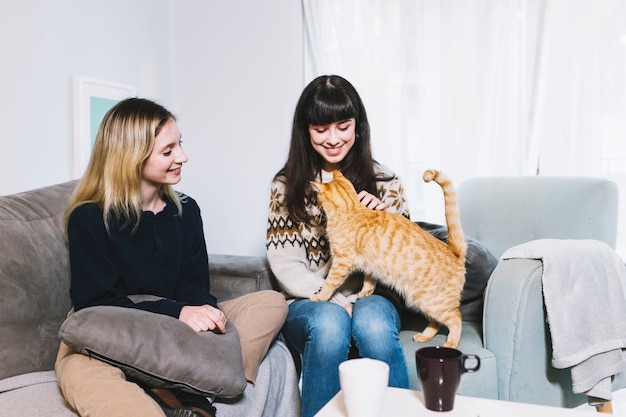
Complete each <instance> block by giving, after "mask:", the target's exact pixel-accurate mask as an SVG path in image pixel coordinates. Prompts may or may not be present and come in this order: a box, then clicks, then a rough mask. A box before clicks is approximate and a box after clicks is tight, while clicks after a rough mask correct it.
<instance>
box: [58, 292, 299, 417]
mask: <svg viewBox="0 0 626 417" xmlns="http://www.w3.org/2000/svg"><path fill="white" fill-rule="evenodd" d="M220 307H221V308H222V310H223V311H224V313H225V314H226V317H227V318H228V320H229V321H230V322H231V323H233V324H234V325H235V327H236V328H237V332H238V333H239V338H240V340H241V353H242V358H243V366H244V372H245V375H246V379H247V380H248V381H250V382H252V383H254V381H255V380H256V376H257V372H258V370H259V364H260V363H261V361H262V360H263V358H264V357H265V354H266V353H267V350H268V349H269V346H270V345H271V343H272V341H273V340H274V339H275V337H276V335H277V334H278V332H279V331H280V329H281V327H282V325H283V322H284V321H285V318H286V317H287V303H286V302H285V298H284V297H283V295H282V294H280V293H278V292H276V291H259V292H254V293H250V294H246V295H244V296H241V297H238V298H235V299H233V300H229V301H225V302H223V303H220ZM55 370H56V374H57V379H58V382H59V387H60V388H61V391H62V392H63V396H64V397H65V399H66V401H67V402H68V404H69V405H70V406H71V407H72V408H73V409H74V410H76V411H77V412H78V413H79V414H80V415H81V416H82V417H124V416H128V417H164V416H165V414H164V413H163V410H161V408H160V407H159V406H158V405H157V403H156V402H154V400H152V398H150V397H149V396H148V395H147V394H146V393H145V392H144V390H143V389H142V388H141V387H139V386H138V385H137V384H135V383H133V382H129V381H127V380H126V378H125V376H124V373H123V372H122V371H121V370H120V369H118V368H116V367H114V366H112V365H109V364H107V363H104V362H101V361H99V360H97V359H91V358H89V357H88V356H85V355H82V354H79V353H76V352H75V351H74V350H72V349H71V348H70V347H68V346H67V345H66V344H64V343H63V342H61V347H60V348H59V353H58V355H57V360H56V364H55Z"/></svg>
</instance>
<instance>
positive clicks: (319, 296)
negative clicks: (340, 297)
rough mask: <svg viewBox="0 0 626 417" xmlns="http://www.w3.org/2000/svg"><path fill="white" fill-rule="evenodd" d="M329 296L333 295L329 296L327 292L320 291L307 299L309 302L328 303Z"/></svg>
mask: <svg viewBox="0 0 626 417" xmlns="http://www.w3.org/2000/svg"><path fill="white" fill-rule="evenodd" d="M331 295H333V293H332V292H331V293H330V294H328V291H324V290H320V291H319V292H317V293H315V294H313V295H312V296H311V297H309V300H311V301H328V300H330V297H331Z"/></svg>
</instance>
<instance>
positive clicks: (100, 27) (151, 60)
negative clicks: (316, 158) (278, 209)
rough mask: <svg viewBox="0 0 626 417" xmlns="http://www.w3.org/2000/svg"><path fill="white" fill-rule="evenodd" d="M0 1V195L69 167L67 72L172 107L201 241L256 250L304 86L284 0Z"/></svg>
mask: <svg viewBox="0 0 626 417" xmlns="http://www.w3.org/2000/svg"><path fill="white" fill-rule="evenodd" d="M7 3H8V2H3V4H2V5H1V6H0V54H1V56H2V64H1V65H0V97H1V98H2V100H0V123H1V126H2V131H1V132H2V136H1V137H2V139H1V140H2V142H1V144H2V151H3V156H4V157H3V161H2V163H0V174H2V178H3V181H2V182H0V195H6V194H11V193H14V192H18V191H24V190H28V189H32V188H37V187H42V186H46V185H51V184H55V183H59V182H64V181H68V180H70V179H72V177H73V175H72V161H73V159H72V158H73V157H72V77H73V76H74V75H83V76H89V77H93V78H100V79H104V80H110V81H114V82H117V83H122V84H128V85H132V86H135V87H136V89H137V94H138V95H140V96H143V97H148V98H152V99H155V100H157V101H159V102H160V103H162V104H164V105H165V106H166V107H168V108H169V109H170V110H172V111H173V112H174V113H176V114H177V115H178V116H179V122H180V123H179V124H180V127H181V130H182V132H183V135H184V140H185V145H184V146H185V147H186V150H187V152H188V154H189V156H190V162H189V164H188V167H186V169H184V172H183V178H184V179H183V182H181V184H180V186H179V187H178V188H179V189H180V190H182V191H184V192H186V193H188V194H189V195H191V196H193V197H194V198H196V199H197V200H198V202H199V203H200V205H201V208H202V209H203V217H204V221H205V229H206V232H207V243H208V247H209V252H214V253H231V254H253V255H262V254H263V253H264V241H265V221H266V217H267V201H268V197H269V196H268V186H269V182H270V181H271V178H272V176H273V174H274V173H275V172H276V171H277V170H278V169H279V167H280V166H281V165H282V163H283V162H284V157H285V155H286V150H287V146H288V140H289V139H288V138H289V128H290V120H291V117H292V112H293V107H294V106H295V102H296V100H297V97H298V95H299V93H300V90H301V89H302V87H303V80H302V72H303V70H302V51H301V47H302V18H301V10H300V2H299V1H293V0H270V1H266V2H253V1H250V0H245V1H244V0H231V1H228V2H222V1H215V0H202V1H200V0H185V1H176V0H97V1H84V0H55V1H50V2H48V1H43V0H39V1H38V0H21V1H14V2H11V3H10V4H7Z"/></svg>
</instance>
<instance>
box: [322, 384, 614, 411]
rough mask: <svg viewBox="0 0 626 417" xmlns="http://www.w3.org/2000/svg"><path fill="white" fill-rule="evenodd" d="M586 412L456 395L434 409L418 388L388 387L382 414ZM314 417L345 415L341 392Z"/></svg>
mask: <svg viewBox="0 0 626 417" xmlns="http://www.w3.org/2000/svg"><path fill="white" fill-rule="evenodd" d="M364 395H367V393H364ZM594 411H595V410H594ZM589 415H590V414H589V412H587V411H583V410H573V409H569V408H558V407H548V406H545V405H534V404H525V403H515V402H508V401H498V400H488V399H484V398H474V397H464V396H461V395H457V396H456V399H455V400H454V409H453V410H452V411H446V412H436V411H431V410H429V409H427V408H426V407H425V406H424V397H423V396H422V393H421V391H413V390H408V389H400V388H387V392H386V394H385V404H384V406H383V412H382V414H381V417H420V416H439V417H543V416H549V417H585V416H587V417H589ZM607 415H610V414H607ZM315 417H348V413H347V411H346V407H345V405H344V402H343V394H342V393H341V392H339V394H337V395H336V396H335V397H334V398H333V399H332V400H330V401H329V402H328V404H326V405H325V406H324V408H322V409H321V410H320V411H319V412H318V413H317V414H316V415H315Z"/></svg>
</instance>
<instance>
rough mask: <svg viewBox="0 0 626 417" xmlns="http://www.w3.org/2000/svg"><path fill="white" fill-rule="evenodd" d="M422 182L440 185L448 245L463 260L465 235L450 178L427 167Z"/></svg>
mask: <svg viewBox="0 0 626 417" xmlns="http://www.w3.org/2000/svg"><path fill="white" fill-rule="evenodd" d="M422 178H423V179H424V182H431V181H435V182H436V183H437V184H439V185H440V186H441V190H442V191H443V198H444V210H445V215H446V223H447V225H448V247H449V248H450V251H451V252H452V253H453V254H454V255H455V256H456V257H457V258H459V259H463V262H465V254H466V252H467V245H466V243H465V235H464V234H463V229H462V228H461V217H460V215H459V204H458V201H457V197H456V190H455V189H454V185H453V184H452V181H451V180H450V178H448V177H447V176H446V175H444V174H443V173H442V172H439V171H437V170H436V169H428V170H426V171H424V175H423V176H422Z"/></svg>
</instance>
